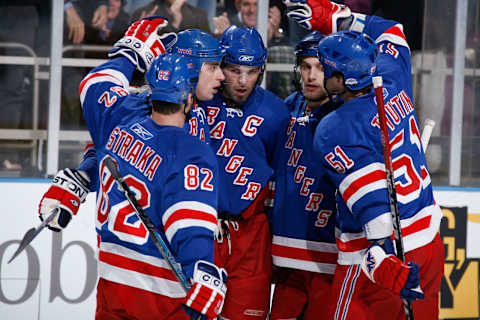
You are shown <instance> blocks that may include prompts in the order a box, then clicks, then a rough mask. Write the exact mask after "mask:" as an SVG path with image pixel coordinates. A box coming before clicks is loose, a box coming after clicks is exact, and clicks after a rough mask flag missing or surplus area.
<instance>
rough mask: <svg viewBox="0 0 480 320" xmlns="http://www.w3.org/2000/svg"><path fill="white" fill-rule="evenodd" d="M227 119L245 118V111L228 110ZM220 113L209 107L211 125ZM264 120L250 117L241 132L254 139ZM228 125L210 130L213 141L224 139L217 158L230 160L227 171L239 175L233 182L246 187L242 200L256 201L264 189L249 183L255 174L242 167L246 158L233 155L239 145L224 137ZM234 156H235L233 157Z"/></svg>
mask: <svg viewBox="0 0 480 320" xmlns="http://www.w3.org/2000/svg"><path fill="white" fill-rule="evenodd" d="M227 109H228V110H226V112H227V117H235V116H237V117H239V118H241V117H243V111H241V110H238V111H233V110H232V109H233V108H227ZM219 113H220V108H218V107H210V106H209V107H207V122H208V124H209V125H213V123H214V122H215V119H216V117H217V116H218V115H219ZM263 121H264V118H262V117H260V116H258V115H249V116H248V117H246V119H245V121H244V122H243V125H242V129H241V132H242V134H243V135H244V136H246V137H253V136H255V135H256V134H257V129H258V128H259V127H260V126H261V124H262V123H263ZM226 126H227V123H226V122H225V121H219V122H218V123H217V124H216V125H215V126H214V127H213V128H212V129H210V138H211V139H217V140H220V139H223V140H222V143H221V145H220V147H219V148H218V150H217V153H216V154H217V156H221V157H226V158H230V160H229V161H228V163H227V165H226V166H225V171H226V172H228V173H230V174H235V173H237V172H238V173H237V176H236V177H235V179H234V180H233V184H234V185H238V186H245V191H244V192H243V194H242V195H241V199H242V200H255V199H256V197H257V195H258V194H259V193H260V190H261V189H262V185H261V184H260V183H258V182H253V181H249V179H248V178H247V177H248V176H250V175H252V174H253V172H254V169H253V168H250V167H245V166H242V162H243V160H244V159H245V157H244V156H241V155H235V154H233V150H234V149H235V146H236V145H237V143H238V139H233V138H232V139H230V138H225V137H224V132H225V128H226ZM232 154H233V155H232Z"/></svg>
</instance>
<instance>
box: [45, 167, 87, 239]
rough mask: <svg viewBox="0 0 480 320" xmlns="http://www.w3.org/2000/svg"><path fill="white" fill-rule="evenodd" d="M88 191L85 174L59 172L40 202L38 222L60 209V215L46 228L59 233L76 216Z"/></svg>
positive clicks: (73, 171)
mask: <svg viewBox="0 0 480 320" xmlns="http://www.w3.org/2000/svg"><path fill="white" fill-rule="evenodd" d="M89 189H90V179H89V177H88V175H87V174H86V173H85V172H83V171H80V170H75V169H64V170H60V171H59V172H58V173H57V175H56V176H55V178H53V182H52V185H51V186H50V188H49V189H48V190H47V192H46V193H45V194H44V195H43V197H42V200H41V201H40V205H39V206H38V214H39V217H40V220H42V221H43V219H44V218H45V217H47V216H48V215H49V214H50V212H51V211H52V210H53V209H55V208H60V213H59V214H58V215H56V217H55V218H54V219H53V220H52V221H51V222H50V223H49V224H48V225H47V227H48V228H49V229H50V230H53V231H55V232H59V231H61V230H62V229H64V228H65V227H66V226H67V225H68V223H69V222H70V220H71V219H72V215H76V214H77V212H78V209H79V208H80V203H82V202H84V201H85V198H86V197H87V194H88V192H89Z"/></svg>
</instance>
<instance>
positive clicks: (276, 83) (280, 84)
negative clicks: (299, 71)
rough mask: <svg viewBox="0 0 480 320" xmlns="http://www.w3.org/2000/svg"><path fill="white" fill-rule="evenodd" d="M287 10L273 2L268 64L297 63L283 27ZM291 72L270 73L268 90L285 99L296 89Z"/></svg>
mask: <svg viewBox="0 0 480 320" xmlns="http://www.w3.org/2000/svg"><path fill="white" fill-rule="evenodd" d="M282 9H285V8H284V7H283V4H281V3H278V2H275V1H272V2H271V7H270V9H269V11H268V30H267V38H268V62H270V63H287V64H292V65H293V64H294V63H295V55H294V53H293V47H292V46H291V45H290V41H289V38H288V36H286V32H285V31H286V29H285V28H283V27H282V26H283V25H284V24H282V17H283V16H284V11H283V10H282ZM292 81H293V74H292V73H291V72H268V73H267V88H268V89H269V90H270V91H272V92H273V93H275V94H276V95H277V96H279V97H280V98H282V99H285V98H286V97H287V96H288V95H289V94H290V93H292V91H294V89H295V87H294V85H293V82H292Z"/></svg>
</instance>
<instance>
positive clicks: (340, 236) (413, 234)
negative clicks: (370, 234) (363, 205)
mask: <svg viewBox="0 0 480 320" xmlns="http://www.w3.org/2000/svg"><path fill="white" fill-rule="evenodd" d="M441 219H442V211H441V209H440V207H439V206H438V205H436V204H434V205H431V206H428V207H425V208H423V209H422V210H421V211H419V212H418V213H417V214H415V215H414V216H412V217H410V218H408V219H402V220H400V224H401V226H402V237H403V246H404V249H405V252H408V251H412V250H414V249H417V248H420V247H422V246H424V245H427V244H428V243H430V242H431V241H432V240H433V239H434V238H435V235H436V234H437V231H438V228H439V227H440V221H441ZM335 233H336V234H335V235H336V238H337V247H338V250H339V253H338V263H339V264H341V265H349V264H360V263H361V261H362V256H363V254H364V253H365V250H366V249H367V248H368V247H369V246H370V244H371V243H370V241H368V240H367V238H366V236H365V232H359V233H347V232H343V233H342V232H341V231H340V230H339V229H338V228H337V229H336V230H335ZM392 239H393V235H392Z"/></svg>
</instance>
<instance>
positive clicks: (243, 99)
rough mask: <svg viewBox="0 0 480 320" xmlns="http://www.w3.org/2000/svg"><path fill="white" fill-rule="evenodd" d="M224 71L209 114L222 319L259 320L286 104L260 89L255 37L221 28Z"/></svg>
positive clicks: (261, 62) (265, 298)
mask: <svg viewBox="0 0 480 320" xmlns="http://www.w3.org/2000/svg"><path fill="white" fill-rule="evenodd" d="M221 43H222V44H223V45H224V46H225V47H226V55H225V57H224V60H223V64H222V69H223V72H224V74H225V82H224V85H223V87H222V90H221V92H220V93H218V94H216V95H215V97H214V98H213V99H212V100H211V101H206V102H201V103H200V104H199V105H200V107H201V108H203V109H204V110H205V113H206V114H207V119H208V124H209V126H210V139H211V141H210V146H211V147H212V148H213V151H214V152H215V153H216V156H217V161H218V164H219V184H220V186H221V189H222V192H220V193H219V205H218V212H219V218H220V220H219V224H220V230H219V233H218V236H217V242H218V245H217V246H216V247H215V249H216V252H215V262H216V263H217V264H218V265H219V266H222V267H224V268H225V269H226V270H227V272H228V275H229V278H228V283H229V286H228V288H229V289H228V292H227V296H226V298H225V305H224V308H223V312H222V316H224V317H225V318H228V319H265V318H266V317H267V312H268V310H269V300H270V281H271V267H272V263H271V233H270V230H269V225H268V220H267V216H266V214H265V206H264V204H265V199H266V195H267V193H268V192H267V191H268V181H269V179H270V178H271V177H272V175H273V158H274V150H275V148H276V146H277V144H278V143H279V140H280V139H282V138H283V135H282V134H280V133H281V132H285V130H286V128H287V125H288V120H289V115H288V111H287V107H286V106H285V104H284V102H283V101H282V100H280V99H279V98H278V97H276V96H275V95H274V94H272V93H271V92H269V91H266V90H264V89H262V88H261V87H260V86H258V85H259V84H260V82H261V79H262V76H263V72H264V67H265V62H266V58H267V50H266V48H265V46H264V44H263V41H262V38H261V37H260V35H259V34H258V32H257V31H256V30H255V29H253V28H250V29H247V28H236V27H235V28H234V27H231V29H227V30H226V31H225V32H224V34H223V35H222V38H221Z"/></svg>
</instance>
